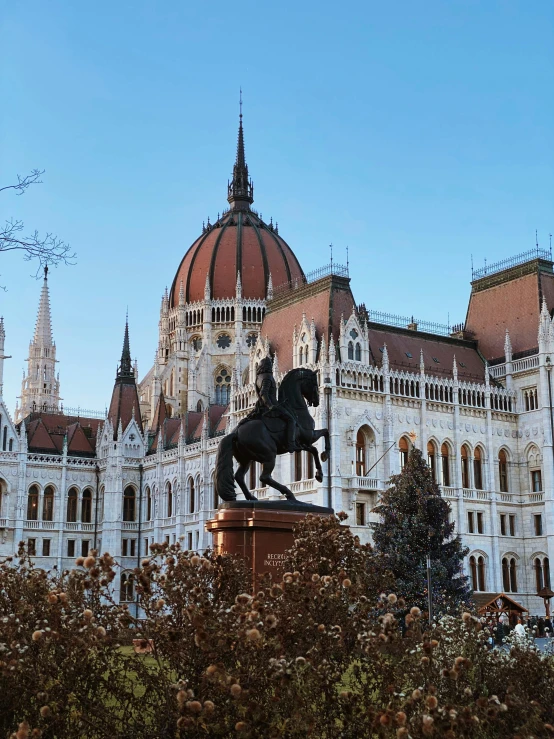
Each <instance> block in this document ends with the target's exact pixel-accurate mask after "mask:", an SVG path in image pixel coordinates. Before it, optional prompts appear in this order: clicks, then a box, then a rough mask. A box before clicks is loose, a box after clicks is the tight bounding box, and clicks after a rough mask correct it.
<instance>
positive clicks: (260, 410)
mask: <svg viewBox="0 0 554 739" xmlns="http://www.w3.org/2000/svg"><path fill="white" fill-rule="evenodd" d="M256 395H257V396H258V401H257V403H256V405H255V407H254V410H253V411H252V413H249V414H248V416H247V417H246V418H245V419H244V421H242V422H241V423H245V422H246V421H250V420H251V419H253V418H256V419H258V418H263V417H264V416H265V415H268V416H269V415H270V416H271V417H273V418H281V419H282V420H283V421H285V423H286V425H287V436H286V451H287V452H297V451H299V450H300V449H301V447H300V446H299V445H298V444H297V443H296V426H297V421H296V418H295V416H294V415H293V413H292V412H291V411H290V410H289V409H288V408H287V407H286V405H285V404H284V403H278V402H277V384H276V382H275V379H274V377H273V369H272V365H271V359H270V357H264V359H262V361H261V362H260V364H259V365H258V369H257V370H256Z"/></svg>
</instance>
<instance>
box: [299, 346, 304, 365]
mask: <svg viewBox="0 0 554 739" xmlns="http://www.w3.org/2000/svg"><path fill="white" fill-rule="evenodd" d="M298 364H299V365H302V364H304V347H302V346H301V347H300V351H299V352H298Z"/></svg>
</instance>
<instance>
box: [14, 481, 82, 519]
mask: <svg viewBox="0 0 554 739" xmlns="http://www.w3.org/2000/svg"><path fill="white" fill-rule="evenodd" d="M92 499H93V493H92V490H91V488H85V490H83V492H82V494H81V495H79V491H78V490H77V488H74V487H72V488H69V490H68V492H67V507H66V521H68V522H70V523H74V522H77V521H81V522H82V523H91V522H92ZM41 503H42V505H41ZM39 520H41V521H53V520H54V488H53V487H52V485H47V486H46V487H45V488H44V493H43V494H42V501H41V495H40V490H39V487H38V485H31V487H30V488H29V492H28V493H27V521H39Z"/></svg>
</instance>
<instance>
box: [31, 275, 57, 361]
mask: <svg viewBox="0 0 554 739" xmlns="http://www.w3.org/2000/svg"><path fill="white" fill-rule="evenodd" d="M53 343H54V342H53V341H52V318H51V315H50V294H49V292H48V267H45V268H44V282H43V283H42V290H41V292H40V301H39V304H38V313H37V322H36V324H35V335H34V338H33V344H35V345H36V346H40V347H50V346H52V344H53Z"/></svg>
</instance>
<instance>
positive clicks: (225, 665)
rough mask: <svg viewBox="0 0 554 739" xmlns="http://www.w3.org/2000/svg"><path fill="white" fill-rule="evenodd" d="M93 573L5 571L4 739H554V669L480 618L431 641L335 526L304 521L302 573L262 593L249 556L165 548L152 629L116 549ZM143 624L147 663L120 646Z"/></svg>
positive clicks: (0, 688)
mask: <svg viewBox="0 0 554 739" xmlns="http://www.w3.org/2000/svg"><path fill="white" fill-rule="evenodd" d="M314 552H319V556H318V557H314ZM78 563H79V565H78V567H77V568H76V569H75V570H73V571H72V572H69V573H66V574H64V575H62V576H61V577H59V578H57V579H56V578H47V577H46V576H45V575H44V574H43V573H41V572H39V571H37V570H33V569H32V566H31V563H30V562H29V559H28V557H27V556H26V555H25V553H24V552H23V551H21V552H20V558H19V561H18V562H17V563H15V566H14V563H8V562H5V563H3V564H0V582H1V587H0V737H6V738H7V737H16V738H17V739H26V738H27V737H33V736H36V737H38V736H41V737H44V738H45V739H46V738H47V737H49V738H50V737H51V738H54V737H56V738H58V739H62V738H63V739H83V738H84V737H86V738H90V739H108V737H109V738H110V739H112V738H113V737H120V738H121V739H127V738H129V739H131V737H133V738H138V739H165V738H166V737H168V738H169V737H171V738H172V739H177V738H178V737H198V738H200V737H222V738H225V739H226V738H230V737H238V738H240V737H245V739H246V738H247V737H250V738H252V739H254V737H255V738H256V739H257V738H258V737H264V739H265V738H266V737H267V738H268V739H271V738H277V737H286V738H290V739H292V738H294V739H296V738H298V739H300V737H316V738H318V739H319V738H321V739H339V738H340V739H358V737H376V738H377V737H378V738H383V739H384V738H389V737H390V738H391V739H408V738H409V737H412V738H413V739H420V738H423V737H446V738H447V739H453V738H454V737H464V738H466V737H467V738H468V739H469V738H470V737H471V739H474V738H477V739H479V738H481V737H482V738H483V739H485V738H486V739H489V738H490V739H493V738H495V737H498V739H500V738H502V739H504V738H505V737H506V738H507V737H512V738H513V739H516V737H520V738H521V739H523V737H527V738H528V739H530V737H536V738H537V739H538V738H539V737H549V736H554V728H551V727H550V725H551V724H554V708H553V706H552V700H551V697H552V695H554V665H553V664H552V660H551V659H550V658H544V657H542V656H541V655H539V654H538V653H537V652H535V651H534V650H532V649H529V648H527V647H524V646H514V647H513V648H512V651H511V653H510V654H507V653H501V652H498V651H493V652H490V651H488V650H487V648H486V644H485V638H484V636H483V632H482V631H480V623H479V622H478V620H477V619H476V618H475V617H473V616H471V615H470V614H469V613H466V614H464V615H463V616H461V615H460V616H457V617H453V616H452V617H447V618H445V619H443V620H442V621H441V623H440V624H439V626H438V627H437V628H435V629H433V630H432V633H426V632H425V625H424V623H423V619H422V618H421V612H420V611H419V609H418V608H417V607H414V608H412V609H411V610H410V608H409V604H408V605H406V604H405V603H404V602H403V601H402V599H401V598H398V597H397V596H396V595H395V594H394V593H392V592H390V589H387V591H386V593H381V592H380V588H379V587H377V586H378V585H379V584H381V583H387V582H388V580H389V575H387V573H386V572H384V571H383V569H382V560H381V559H380V558H379V557H377V556H376V555H375V554H374V553H373V552H372V551H371V549H370V548H369V547H361V546H360V545H359V544H358V542H357V541H356V540H355V539H354V538H353V537H352V535H351V534H350V532H349V530H348V529H346V528H344V527H340V525H339V520H338V519H319V518H307V519H306V521H305V522H304V523H303V524H302V525H300V526H299V530H298V532H297V539H296V544H295V547H294V549H293V550H292V551H291V553H290V563H291V564H293V565H294V567H293V568H291V571H290V572H287V573H285V574H284V576H283V577H282V578H279V582H273V583H272V582H270V581H268V582H266V583H264V585H263V587H260V590H259V592H257V593H256V594H254V595H252V594H251V593H249V592H248V582H249V573H248V572H247V571H246V569H245V568H244V565H243V564H242V563H241V562H240V561H238V560H234V559H233V558H230V557H218V556H216V555H215V554H213V553H208V554H206V555H205V556H204V557H200V556H198V555H196V554H193V553H191V552H182V551H180V549H179V547H178V546H167V545H160V546H158V547H155V548H154V551H153V553H152V556H151V557H148V558H146V559H145V560H144V561H143V562H142V565H141V567H140V569H139V570H138V571H137V576H138V580H139V582H140V586H139V587H140V590H141V591H142V592H141V593H140V600H141V605H142V608H143V612H144V614H145V618H144V620H143V621H142V622H141V623H140V624H138V623H136V622H135V620H134V618H133V616H132V615H131V613H130V612H129V609H127V608H125V607H121V606H116V605H114V604H113V603H112V602H111V601H110V599H109V595H108V594H109V587H110V582H111V581H112V580H113V577H114V572H115V564H114V562H113V561H112V559H111V558H110V557H109V555H103V556H102V557H95V556H90V557H88V558H87V559H86V560H84V561H82V560H78ZM348 567H350V568H352V569H353V570H355V571H352V572H350V571H348V569H347V568H348ZM131 610H133V607H132V608H131ZM401 613H402V614H405V613H408V615H407V617H406V622H407V626H408V631H407V632H406V633H405V635H404V636H402V633H401V630H400V628H399V622H398V620H397V616H399V614H401ZM139 630H140V636H141V637H142V638H143V639H144V640H145V642H144V643H145V644H147V641H146V640H150V639H151V640H153V645H154V648H153V651H152V652H151V653H150V654H148V655H136V654H134V653H133V652H132V651H131V650H130V649H128V648H126V649H122V648H118V645H121V644H123V643H124V642H125V641H127V642H128V641H130V639H131V638H133V637H136V636H137V635H138V633H137V632H138V631H139Z"/></svg>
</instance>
